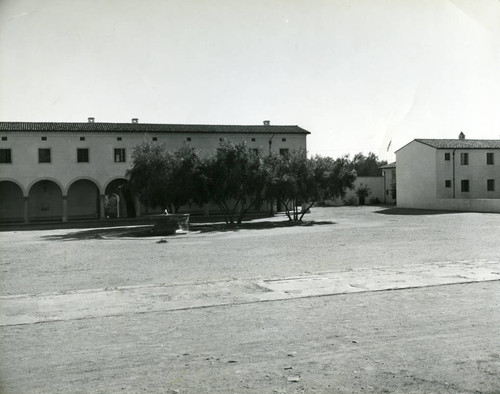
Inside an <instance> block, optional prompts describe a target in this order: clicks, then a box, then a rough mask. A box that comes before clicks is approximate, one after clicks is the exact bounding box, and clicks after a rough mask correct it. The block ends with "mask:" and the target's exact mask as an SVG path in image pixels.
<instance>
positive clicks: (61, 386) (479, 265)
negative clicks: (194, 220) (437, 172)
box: [0, 207, 500, 393]
mask: <svg viewBox="0 0 500 394" xmlns="http://www.w3.org/2000/svg"><path fill="white" fill-rule="evenodd" d="M304 219H305V220H307V221H308V225H303V226H287V225H285V223H283V222H284V221H285V217H284V216H277V217H274V218H266V219H260V220H258V221H255V222H252V223H251V224H250V225H247V226H244V227H243V228H241V229H235V230H224V229H222V228H221V227H210V226H200V225H198V226H193V227H192V228H191V230H192V231H190V232H188V233H186V234H177V235H175V236H172V237H159V236H157V237H144V236H142V233H144V228H134V227H127V228H124V227H121V228H96V229H57V230H29V231H28V230H26V231H20V230H16V231H3V232H0V251H1V254H0V259H1V260H0V270H1V276H0V362H1V364H0V367H1V368H0V392H1V393H54V392H59V393H89V392H91V393H94V392H98V393H109V392H133V393H135V392H161V393H169V392H170V393H206V392H211V393H246V392H248V393H273V392H276V393H285V392H287V393H290V392H292V393H294V392H305V393H308V392H317V393H336V392H341V393H362V392H366V393H370V392H374V393H394V392H396V393H429V392H433V393H457V392H458V393H472V392H480V393H500V242H499V239H500V215H498V214H487V213H442V212H441V213H439V212H425V211H401V210H397V209H386V208H383V207H338V208H314V209H313V210H312V212H311V214H308V215H306V217H305V218H304Z"/></svg>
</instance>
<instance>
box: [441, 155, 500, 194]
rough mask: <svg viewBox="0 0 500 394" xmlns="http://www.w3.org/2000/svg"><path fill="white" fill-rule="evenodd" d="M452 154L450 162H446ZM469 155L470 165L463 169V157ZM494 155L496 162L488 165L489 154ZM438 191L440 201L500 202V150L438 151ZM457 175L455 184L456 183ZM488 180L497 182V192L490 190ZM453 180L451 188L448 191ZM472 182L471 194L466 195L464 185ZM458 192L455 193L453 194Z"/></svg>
mask: <svg viewBox="0 0 500 394" xmlns="http://www.w3.org/2000/svg"><path fill="white" fill-rule="evenodd" d="M446 153H449V155H450V160H445V154H446ZM461 153H467V154H468V158H469V164H467V165H462V164H461V162H460V154H461ZM487 153H493V154H494V157H495V159H496V161H495V162H494V164H492V165H489V164H487V163H486V154H487ZM436 163H437V167H436V170H437V172H436V188H437V197H438V198H456V199H490V198H492V199H498V198H500V149H467V150H465V149H455V150H453V149H437V150H436ZM453 170H454V171H453ZM453 172H454V173H455V181H453ZM487 179H494V180H495V190H494V191H488V190H487ZM446 180H449V181H450V183H451V187H449V188H447V187H445V181H446ZM462 180H469V192H462V190H461V181H462ZM453 189H455V193H453Z"/></svg>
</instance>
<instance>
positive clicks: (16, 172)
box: [0, 120, 309, 221]
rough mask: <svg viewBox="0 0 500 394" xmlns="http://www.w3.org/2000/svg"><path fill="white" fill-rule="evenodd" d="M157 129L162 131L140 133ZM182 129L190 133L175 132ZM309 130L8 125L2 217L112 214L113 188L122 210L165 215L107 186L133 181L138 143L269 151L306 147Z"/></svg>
mask: <svg viewBox="0 0 500 394" xmlns="http://www.w3.org/2000/svg"><path fill="white" fill-rule="evenodd" d="M47 125H49V126H47ZM47 127H49V129H47V130H46V128H47ZM50 127H52V128H50ZM150 127H151V128H152V129H153V130H156V131H154V132H147V131H146V132H142V131H140V130H145V128H146V129H147V128H150ZM179 128H180V129H183V130H184V129H185V130H187V131H186V132H176V131H174V132H172V131H169V130H170V129H175V130H177V129H179ZM103 129H104V130H109V131H102V130H103ZM191 129H192V130H195V131H190V130H191ZM158 130H160V131H158ZM161 130H166V131H164V132H162V131H161ZM218 130H220V131H218ZM247 131H248V132H247ZM308 134H309V132H308V131H306V130H304V129H301V128H299V127H298V126H271V125H269V124H264V125H262V126H210V125H208V126H206V125H200V126H196V125H194V126H190V125H147V124H138V123H137V122H136V123H135V124H118V123H116V124H115V123H113V124H110V123H107V124H106V123H102V124H97V123H94V122H93V121H92V122H90V120H89V123H88V124H87V123H76V124H72V123H71V124H70V123H67V124H65V123H50V124H48V123H23V122H0V136H1V140H0V149H2V152H1V153H2V156H1V157H2V161H1V162H0V192H2V193H3V195H2V196H0V221H20V220H24V221H29V220H44V219H47V220H63V221H66V220H68V219H76V218H95V217H98V218H103V217H105V215H106V213H105V195H106V193H115V194H117V195H120V193H121V196H122V197H121V200H120V206H121V207H122V209H120V211H121V212H122V214H127V212H132V211H133V212H134V214H137V215H140V214H141V213H143V214H144V213H146V214H147V213H153V212H158V209H155V208H152V209H151V208H147V207H144V206H143V205H142V204H141V203H139V201H138V199H137V197H136V196H129V198H128V199H127V201H126V202H125V203H124V201H123V198H124V196H126V193H125V194H123V190H122V191H117V190H114V191H113V190H109V191H106V188H107V186H108V185H110V184H111V183H112V182H113V181H115V182H116V181H117V180H120V179H121V180H122V181H123V182H124V183H125V184H126V172H127V170H128V169H130V168H131V166H132V164H133V158H132V155H133V151H134V147H135V146H137V145H140V144H142V143H153V144H156V143H158V144H165V146H166V147H167V149H168V150H170V151H176V150H178V149H179V148H181V147H182V146H183V145H188V146H191V147H193V148H195V149H196V150H198V151H199V153H200V155H201V156H202V157H206V156H209V155H210V154H212V153H214V152H216V150H217V148H218V147H219V146H220V143H221V142H222V141H223V140H224V139H227V140H230V141H232V142H235V143H238V142H242V141H245V142H246V144H247V146H248V147H249V148H250V149H259V150H261V151H262V152H263V154H264V155H266V154H269V153H270V152H273V153H277V154H279V153H283V152H284V151H287V150H288V151H292V150H298V149H303V150H306V149H307V144H306V143H307V135H308ZM40 149H42V150H45V152H43V153H44V154H45V159H46V160H45V161H47V162H40V159H39V150H40ZM79 149H80V150H84V152H83V153H85V160H83V161H82V160H81V158H82V157H81V155H80V160H79V159H78V158H79V153H80V154H81V153H82V151H80V152H78V150H79ZM117 150H119V151H118V152H117ZM6 151H8V155H6V154H5V152H6ZM86 155H88V161H87V160H86V159H87V157H86ZM7 157H8V158H7ZM131 199H132V200H133V201H131ZM127 208H128V209H127ZM263 209H267V208H263ZM183 210H184V211H186V210H189V211H191V212H194V211H196V212H213V208H212V207H208V208H207V207H201V208H200V207H183Z"/></svg>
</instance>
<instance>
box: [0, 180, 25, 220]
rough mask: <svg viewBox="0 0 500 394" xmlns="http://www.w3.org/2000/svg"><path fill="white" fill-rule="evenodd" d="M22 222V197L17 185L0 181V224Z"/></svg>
mask: <svg viewBox="0 0 500 394" xmlns="http://www.w3.org/2000/svg"><path fill="white" fill-rule="evenodd" d="M22 221H24V196H23V191H22V190H21V188H20V187H19V185H18V184H16V183H15V182H11V181H0V223H17V222H22Z"/></svg>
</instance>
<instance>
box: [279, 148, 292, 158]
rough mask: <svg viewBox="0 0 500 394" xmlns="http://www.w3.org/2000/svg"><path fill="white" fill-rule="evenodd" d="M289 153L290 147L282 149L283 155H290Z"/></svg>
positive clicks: (281, 153)
mask: <svg viewBox="0 0 500 394" xmlns="http://www.w3.org/2000/svg"><path fill="white" fill-rule="evenodd" d="M289 153H290V151H289V150H288V148H281V149H280V155H281V156H288V154H289Z"/></svg>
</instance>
